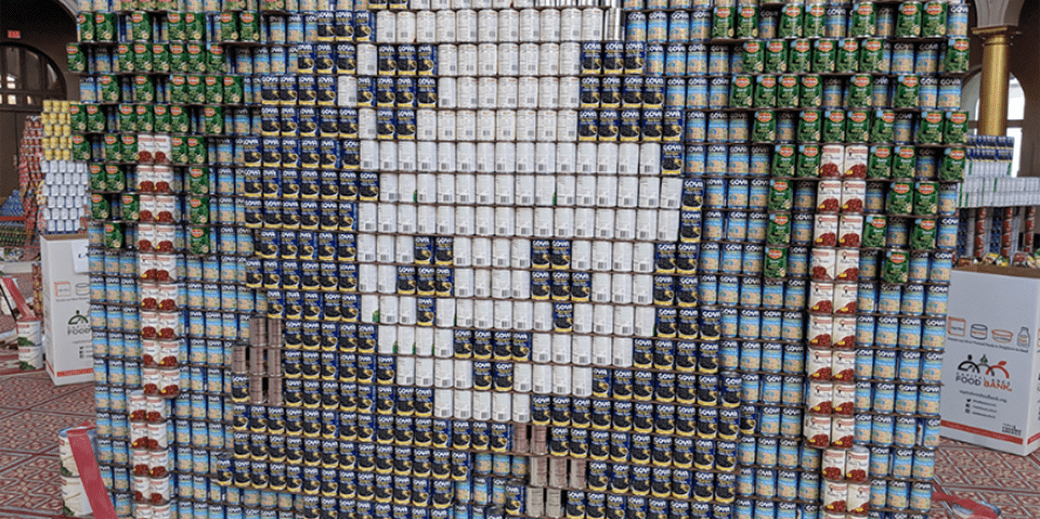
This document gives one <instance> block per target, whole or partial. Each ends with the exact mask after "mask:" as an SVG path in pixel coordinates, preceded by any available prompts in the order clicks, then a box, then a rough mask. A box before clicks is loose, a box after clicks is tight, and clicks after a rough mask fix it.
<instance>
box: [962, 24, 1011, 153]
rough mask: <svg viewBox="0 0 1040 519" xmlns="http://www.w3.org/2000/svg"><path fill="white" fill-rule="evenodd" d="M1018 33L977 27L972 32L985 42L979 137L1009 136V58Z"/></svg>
mask: <svg viewBox="0 0 1040 519" xmlns="http://www.w3.org/2000/svg"><path fill="white" fill-rule="evenodd" d="M1017 32H1018V28H1017V27H1015V26H1013V25H1001V26H994V27H978V28H976V29H974V31H973V33H974V34H975V35H976V36H978V37H980V38H982V42H983V52H982V88H981V93H980V95H979V114H978V118H979V129H978V134H979V135H1004V134H1006V133H1007V111H1008V55H1009V49H1010V47H1011V37H1012V36H1014V35H1015V34H1016V33H1017Z"/></svg>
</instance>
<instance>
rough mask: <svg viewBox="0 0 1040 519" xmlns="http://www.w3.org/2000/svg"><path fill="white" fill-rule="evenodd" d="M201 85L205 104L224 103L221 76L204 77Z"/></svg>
mask: <svg viewBox="0 0 1040 519" xmlns="http://www.w3.org/2000/svg"><path fill="white" fill-rule="evenodd" d="M202 83H203V84H204V85H205V89H206V102H207V103H223V102H224V78H223V77H222V76H205V77H203V78H202Z"/></svg>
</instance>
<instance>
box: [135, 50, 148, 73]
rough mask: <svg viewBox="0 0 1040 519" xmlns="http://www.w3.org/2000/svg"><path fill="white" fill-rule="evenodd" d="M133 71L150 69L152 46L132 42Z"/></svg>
mask: <svg viewBox="0 0 1040 519" xmlns="http://www.w3.org/2000/svg"><path fill="white" fill-rule="evenodd" d="M134 71H135V72H151V71H152V48H151V45H150V44H148V43H135V44H134Z"/></svg>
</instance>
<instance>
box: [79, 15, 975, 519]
mask: <svg viewBox="0 0 1040 519" xmlns="http://www.w3.org/2000/svg"><path fill="white" fill-rule="evenodd" d="M81 4H82V5H81V8H82V11H83V13H81V16H80V39H81V42H80V43H79V44H76V45H72V46H70V48H69V56H70V66H71V68H73V69H74V70H77V71H80V72H82V73H84V77H83V79H84V81H83V82H82V85H83V86H82V88H81V90H82V92H81V98H82V100H83V105H82V106H81V107H80V109H81V112H82V114H83V115H82V118H83V124H82V125H76V126H75V129H77V131H78V132H79V137H78V138H74V139H73V142H74V143H78V144H77V145H76V146H74V149H73V155H74V157H75V158H76V159H77V160H83V161H86V162H88V163H89V171H90V174H91V177H90V181H91V194H92V206H91V209H92V216H93V217H94V222H93V223H92V227H91V245H92V249H91V254H92V255H91V267H92V275H93V277H92V280H91V284H92V286H91V295H92V305H93V306H92V308H91V315H90V320H91V324H92V328H93V330H94V331H93V333H94V346H95V356H96V357H95V358H96V365H97V369H96V370H95V374H96V376H97V388H98V391H97V395H98V409H99V419H98V433H99V444H100V445H102V447H101V455H99V458H101V460H100V461H101V464H102V467H103V468H102V474H103V476H105V477H106V483H108V484H109V488H110V489H111V490H112V492H113V498H114V500H115V502H116V505H117V511H118V512H119V515H120V516H121V517H131V516H133V517H155V518H165V517H174V516H176V517H182V518H186V517H210V518H224V517H227V518H229V519H231V518H245V517H248V518H253V517H279V518H282V517H285V518H288V517H308V518H313V517H321V518H335V517H353V516H357V517H361V518H365V519H368V518H370V517H376V518H380V519H389V518H390V517H391V516H393V517H397V518H412V519H469V518H474V519H484V518H494V519H498V518H504V517H506V516H510V517H532V518H546V519H562V518H563V517H567V518H568V519H602V518H604V517H611V518H612V519H622V518H624V517H625V516H627V515H629V514H634V515H639V514H643V515H648V516H652V518H653V519H664V518H666V517H673V516H674V517H685V516H688V515H689V516H696V517H701V518H706V517H712V518H713V519H751V518H755V519H793V518H795V517H797V516H799V515H801V516H803V517H806V518H808V519H812V518H816V517H820V516H821V515H823V516H824V517H828V518H830V517H834V518H837V517H843V516H848V517H854V518H860V517H864V516H867V517H870V518H872V519H885V518H886V517H888V516H889V515H891V517H903V516H908V517H910V518H913V519H917V518H918V517H923V516H924V514H926V513H927V510H928V509H929V508H930V504H931V503H930V498H931V483H930V480H931V477H932V470H931V464H930V460H931V461H933V460H934V450H933V449H934V448H935V446H936V441H937V436H936V435H937V422H938V417H937V402H938V385H937V381H938V373H939V366H940V364H941V351H942V348H943V338H944V335H943V330H944V327H945V314H946V306H945V301H946V299H945V295H946V290H947V283H948V280H949V270H950V268H951V266H952V261H953V250H954V249H955V247H956V229H957V219H956V210H955V203H954V202H955V193H956V183H957V182H959V181H960V178H961V175H962V172H963V167H964V149H963V147H962V145H963V142H964V134H965V132H966V126H965V125H966V114H965V113H964V112H958V111H956V108H957V107H958V106H959V104H960V100H959V97H960V81H961V74H962V73H964V72H965V70H966V66H967V61H966V56H967V36H966V30H967V29H966V25H967V22H966V10H965V9H964V7H965V6H963V5H960V4H947V3H941V2H928V3H922V2H916V1H908V2H903V3H901V4H899V5H893V6H887V5H880V4H874V3H870V2H859V3H856V4H854V5H851V6H850V5H845V4H826V3H819V2H808V3H783V4H780V3H763V4H757V3H755V2H744V1H740V2H726V1H719V2H711V1H707V0H675V1H673V2H663V1H660V0H651V1H646V2H644V1H642V0H627V1H625V2H623V3H621V4H619V3H617V2H613V1H605V2H596V1H582V2H573V1H570V0H563V1H537V2H536V1H532V0H513V1H506V0H452V1H448V0H410V1H396V0H395V1H383V0H369V1H367V2H366V1H363V0H358V1H353V2H352V1H350V0H339V1H335V0H262V1H260V2H256V1H253V0H223V1H220V0H181V1H175V2H172V3H170V2H160V3H156V2H153V1H151V0H135V1H129V0H123V1H122V2H117V3H116V4H112V3H109V2H108V1H105V0H96V1H89V0H83V1H82V2H81ZM117 395H118V396H117ZM106 419H107V421H106ZM106 449H107V451H106ZM106 452H107V454H106ZM131 475H132V476H131Z"/></svg>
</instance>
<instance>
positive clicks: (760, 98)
mask: <svg viewBox="0 0 1040 519" xmlns="http://www.w3.org/2000/svg"><path fill="white" fill-rule="evenodd" d="M774 106H776V76H755V107H756V108H772V107H774Z"/></svg>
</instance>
